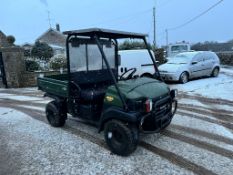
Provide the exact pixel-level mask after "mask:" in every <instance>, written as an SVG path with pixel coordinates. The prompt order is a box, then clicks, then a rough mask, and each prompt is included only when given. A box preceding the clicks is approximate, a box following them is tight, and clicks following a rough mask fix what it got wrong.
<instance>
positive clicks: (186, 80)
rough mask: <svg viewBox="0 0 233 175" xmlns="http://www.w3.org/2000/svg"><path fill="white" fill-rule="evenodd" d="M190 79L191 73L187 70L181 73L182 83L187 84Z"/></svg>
mask: <svg viewBox="0 0 233 175" xmlns="http://www.w3.org/2000/svg"><path fill="white" fill-rule="evenodd" d="M188 81H189V75H188V73H187V72H183V73H182V74H181V75H180V83H182V84H185V83H187V82H188Z"/></svg>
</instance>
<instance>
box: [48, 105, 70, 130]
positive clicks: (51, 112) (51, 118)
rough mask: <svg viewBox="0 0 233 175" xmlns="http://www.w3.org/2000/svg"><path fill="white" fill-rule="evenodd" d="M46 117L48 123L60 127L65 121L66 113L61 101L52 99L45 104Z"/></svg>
mask: <svg viewBox="0 0 233 175" xmlns="http://www.w3.org/2000/svg"><path fill="white" fill-rule="evenodd" d="M46 117H47V120H48V122H49V124H50V125H52V126H54V127H62V126H64V124H65V122H66V118H67V113H66V112H65V110H64V109H63V107H62V104H61V103H58V102H56V101H52V102H49V103H48V104H47V105H46Z"/></svg>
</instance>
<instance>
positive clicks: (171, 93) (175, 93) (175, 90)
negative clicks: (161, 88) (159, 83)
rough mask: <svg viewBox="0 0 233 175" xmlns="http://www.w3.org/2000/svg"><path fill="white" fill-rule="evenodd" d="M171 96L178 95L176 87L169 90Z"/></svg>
mask: <svg viewBox="0 0 233 175" xmlns="http://www.w3.org/2000/svg"><path fill="white" fill-rule="evenodd" d="M170 95H171V98H172V99H174V98H176V97H177V96H178V90H177V89H172V90H171V92H170Z"/></svg>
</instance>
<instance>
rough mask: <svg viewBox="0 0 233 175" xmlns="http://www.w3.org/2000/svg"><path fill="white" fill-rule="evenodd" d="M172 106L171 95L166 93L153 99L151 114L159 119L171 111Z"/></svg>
mask: <svg viewBox="0 0 233 175" xmlns="http://www.w3.org/2000/svg"><path fill="white" fill-rule="evenodd" d="M171 107H172V100H171V97H170V96H168V95H166V96H164V97H161V98H159V99H158V98H157V99H154V100H153V109H152V110H153V111H152V112H153V114H154V115H155V117H156V119H159V118H161V117H163V116H165V115H166V114H168V113H169V112H170V111H171Z"/></svg>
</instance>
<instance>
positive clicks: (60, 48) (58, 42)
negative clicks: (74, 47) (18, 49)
mask: <svg viewBox="0 0 233 175" xmlns="http://www.w3.org/2000/svg"><path fill="white" fill-rule="evenodd" d="M36 41H39V42H45V43H47V44H48V45H49V46H50V47H52V48H53V52H54V55H56V54H64V53H65V43H66V36H65V35H63V34H62V33H61V32H60V26H59V24H57V25H56V29H53V28H50V29H48V30H47V31H46V32H44V33H43V34H42V35H41V36H39V37H38V38H37V39H36Z"/></svg>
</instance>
